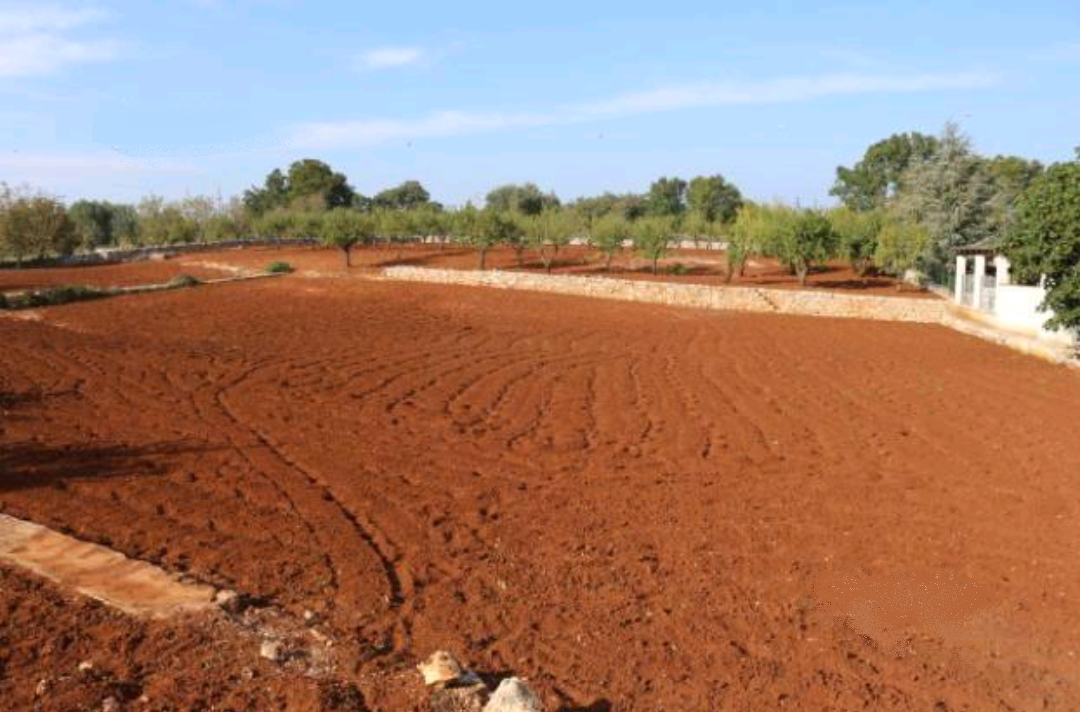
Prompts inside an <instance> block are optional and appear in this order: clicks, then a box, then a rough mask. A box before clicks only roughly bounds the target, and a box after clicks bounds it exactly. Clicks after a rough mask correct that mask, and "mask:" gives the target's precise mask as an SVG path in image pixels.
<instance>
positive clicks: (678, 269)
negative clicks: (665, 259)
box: [668, 262, 690, 275]
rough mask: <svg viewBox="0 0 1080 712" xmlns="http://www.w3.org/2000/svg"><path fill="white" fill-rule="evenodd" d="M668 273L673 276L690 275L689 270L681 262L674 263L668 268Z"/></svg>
mask: <svg viewBox="0 0 1080 712" xmlns="http://www.w3.org/2000/svg"><path fill="white" fill-rule="evenodd" d="M668 272H669V273H671V274H674V275H684V274H690V268H689V267H687V266H686V265H684V264H683V263H682V262H676V263H675V264H673V265H671V266H670V267H668Z"/></svg>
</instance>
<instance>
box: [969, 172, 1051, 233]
mask: <svg viewBox="0 0 1080 712" xmlns="http://www.w3.org/2000/svg"><path fill="white" fill-rule="evenodd" d="M982 167H983V172H984V173H985V174H986V176H987V179H988V180H989V181H990V184H991V186H992V187H993V195H992V197H991V198H990V205H989V208H990V216H989V222H990V227H989V232H990V233H991V234H994V235H1004V234H1005V233H1006V232H1008V231H1009V230H1010V229H1012V226H1013V223H1014V217H1015V213H1016V211H1015V206H1016V201H1017V199H1019V197H1020V195H1021V194H1022V193H1023V192H1024V191H1025V190H1027V187H1028V186H1029V185H1031V182H1032V181H1033V180H1035V179H1036V178H1038V177H1039V176H1040V175H1041V174H1042V172H1043V165H1042V164H1041V163H1039V162H1038V161H1029V160H1027V159H1025V158H1021V157H1019V156H994V157H993V158H988V159H984V160H983V166H982Z"/></svg>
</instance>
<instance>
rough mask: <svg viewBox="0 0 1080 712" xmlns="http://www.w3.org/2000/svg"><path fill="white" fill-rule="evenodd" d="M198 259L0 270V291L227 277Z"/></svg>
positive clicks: (111, 285)
mask: <svg viewBox="0 0 1080 712" xmlns="http://www.w3.org/2000/svg"><path fill="white" fill-rule="evenodd" d="M198 259H199V258H198V256H186V257H184V258H172V259H168V260H146V261H141V262H123V263H118V264H104V265H83V266H79V267H23V268H22V269H0V292H15V291H21V290H25V289H38V288H41V287H54V286H59V285H62V284H85V285H87V286H93V287H133V286H135V285H140V284H160V283H162V282H168V281H169V280H170V279H172V278H173V277H175V276H177V275H178V274H189V275H191V276H192V277H196V278H198V279H215V278H217V277H228V276H230V273H229V272H227V271H224V270H218V269H210V268H207V267H204V266H201V265H198V264H190V263H191V262H192V261H195V262H197V261H198Z"/></svg>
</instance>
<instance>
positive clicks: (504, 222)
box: [468, 208, 521, 270]
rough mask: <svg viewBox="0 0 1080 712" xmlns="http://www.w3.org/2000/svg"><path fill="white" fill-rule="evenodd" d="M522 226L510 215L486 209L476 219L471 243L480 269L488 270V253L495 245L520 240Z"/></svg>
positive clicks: (470, 238)
mask: <svg viewBox="0 0 1080 712" xmlns="http://www.w3.org/2000/svg"><path fill="white" fill-rule="evenodd" d="M520 234H521V226H520V225H518V223H517V221H516V220H514V218H513V216H512V215H511V214H510V213H503V212H500V211H498V210H492V209H491V208H484V209H483V210H481V211H479V214H478V215H476V217H475V222H474V224H473V227H472V230H471V235H470V236H469V238H468V239H469V242H470V243H471V244H472V246H473V247H474V248H476V252H477V256H478V258H479V268H480V269H481V270H484V269H487V253H488V250H490V249H491V248H492V247H494V246H495V245H508V244H512V243H513V241H514V240H516V239H519V236H520Z"/></svg>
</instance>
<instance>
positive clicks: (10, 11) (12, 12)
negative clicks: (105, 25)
mask: <svg viewBox="0 0 1080 712" xmlns="http://www.w3.org/2000/svg"><path fill="white" fill-rule="evenodd" d="M105 17H106V13H104V12H102V11H101V10H98V9H96V8H82V9H78V10H72V9H68V8H63V7H59V6H56V5H31V4H20V5H0V34H5V35H8V34H24V33H29V32H37V31H40V30H50V31H63V30H70V29H73V28H75V27H81V26H83V25H87V24H90V23H92V22H99V21H100V20H103V19H104V18H105Z"/></svg>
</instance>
